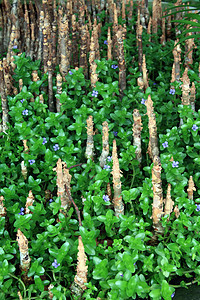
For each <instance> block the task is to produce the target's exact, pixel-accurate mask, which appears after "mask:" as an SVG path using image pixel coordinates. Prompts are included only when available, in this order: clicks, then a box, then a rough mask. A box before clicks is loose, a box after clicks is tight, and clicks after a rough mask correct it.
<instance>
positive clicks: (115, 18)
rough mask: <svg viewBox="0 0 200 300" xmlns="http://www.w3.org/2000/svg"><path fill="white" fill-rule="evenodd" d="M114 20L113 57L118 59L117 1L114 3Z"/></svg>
mask: <svg viewBox="0 0 200 300" xmlns="http://www.w3.org/2000/svg"><path fill="white" fill-rule="evenodd" d="M113 11H114V20H113V57H114V58H115V59H117V55H118V53H117V36H116V34H117V31H118V15H117V8H116V3H114V4H113Z"/></svg>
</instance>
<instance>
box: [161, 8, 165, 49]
mask: <svg viewBox="0 0 200 300" xmlns="http://www.w3.org/2000/svg"><path fill="white" fill-rule="evenodd" d="M160 43H161V45H163V46H164V45H165V43H166V36H165V14H164V13H163V18H162V36H161V38H160Z"/></svg>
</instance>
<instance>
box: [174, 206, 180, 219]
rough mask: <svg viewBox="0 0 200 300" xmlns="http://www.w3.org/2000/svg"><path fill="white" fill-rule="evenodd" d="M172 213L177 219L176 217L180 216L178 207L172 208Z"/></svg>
mask: <svg viewBox="0 0 200 300" xmlns="http://www.w3.org/2000/svg"><path fill="white" fill-rule="evenodd" d="M174 213H175V217H176V218H177V219H178V217H179V216H180V211H179V208H178V205H176V206H175V207H174Z"/></svg>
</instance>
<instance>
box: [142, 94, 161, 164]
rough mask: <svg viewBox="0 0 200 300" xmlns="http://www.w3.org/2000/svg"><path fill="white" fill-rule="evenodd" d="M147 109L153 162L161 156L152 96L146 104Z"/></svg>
mask: <svg viewBox="0 0 200 300" xmlns="http://www.w3.org/2000/svg"><path fill="white" fill-rule="evenodd" d="M145 105H146V107H147V115H148V118H149V123H148V127H149V146H148V153H149V157H150V158H151V159H152V160H153V159H154V156H155V155H156V156H159V149H158V137H157V126H156V116H155V113H154V108H153V101H152V100H151V96H150V95H149V96H148V99H147V101H146V102H145Z"/></svg>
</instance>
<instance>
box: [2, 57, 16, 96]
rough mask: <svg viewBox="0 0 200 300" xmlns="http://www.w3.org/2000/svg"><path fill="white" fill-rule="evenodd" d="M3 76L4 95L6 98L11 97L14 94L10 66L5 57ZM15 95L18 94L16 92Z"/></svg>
mask: <svg viewBox="0 0 200 300" xmlns="http://www.w3.org/2000/svg"><path fill="white" fill-rule="evenodd" d="M3 75H4V83H5V92H6V95H7V96H8V95H12V94H13V93H14V86H13V78H12V76H11V74H10V66H9V64H8V62H7V59H6V58H5V57H4V58H3ZM16 89H17V88H16ZM17 94H18V91H17Z"/></svg>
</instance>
